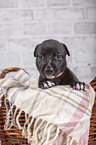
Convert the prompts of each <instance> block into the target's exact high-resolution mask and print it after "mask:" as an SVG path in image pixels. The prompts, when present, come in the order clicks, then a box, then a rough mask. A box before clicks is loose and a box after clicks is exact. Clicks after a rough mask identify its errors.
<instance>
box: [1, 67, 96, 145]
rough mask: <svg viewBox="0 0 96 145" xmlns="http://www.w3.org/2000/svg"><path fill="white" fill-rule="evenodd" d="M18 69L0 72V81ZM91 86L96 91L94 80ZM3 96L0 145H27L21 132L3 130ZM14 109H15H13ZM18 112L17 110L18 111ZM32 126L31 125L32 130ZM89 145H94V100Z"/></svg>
mask: <svg viewBox="0 0 96 145" xmlns="http://www.w3.org/2000/svg"><path fill="white" fill-rule="evenodd" d="M18 70H20V68H8V69H5V70H3V71H2V73H1V75H0V79H1V78H4V77H5V75H6V74H7V73H8V72H11V71H18ZM90 84H91V86H92V87H93V89H94V90H95V91H96V78H94V79H93V80H92V81H91V83H90ZM4 98H5V97H4V96H3V98H2V101H1V104H2V105H1V107H0V141H1V145H22V144H23V145H27V144H28V141H27V139H25V138H24V137H23V136H22V135H21V130H18V129H17V128H16V127H15V126H12V128H11V129H10V130H4V124H5V119H6V107H5V104H4ZM14 109H15V108H14ZM18 111H19V110H18ZM20 122H21V124H23V123H24V122H25V113H24V112H22V114H21V116H20ZM33 126H34V124H33V125H32V128H33ZM88 144H89V145H96V99H95V103H94V106H93V110H92V116H91V120H90V132H89V143H88Z"/></svg>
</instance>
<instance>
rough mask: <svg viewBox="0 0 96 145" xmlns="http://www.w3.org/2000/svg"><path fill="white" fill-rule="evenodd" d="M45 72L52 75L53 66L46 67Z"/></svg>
mask: <svg viewBox="0 0 96 145" xmlns="http://www.w3.org/2000/svg"><path fill="white" fill-rule="evenodd" d="M45 73H46V74H48V75H51V74H52V73H53V68H51V67H46V68H45Z"/></svg>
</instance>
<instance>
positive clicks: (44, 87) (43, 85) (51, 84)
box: [42, 81, 55, 89]
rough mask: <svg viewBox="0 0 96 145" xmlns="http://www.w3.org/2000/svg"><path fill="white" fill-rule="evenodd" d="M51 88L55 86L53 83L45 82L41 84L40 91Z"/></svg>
mask: <svg viewBox="0 0 96 145" xmlns="http://www.w3.org/2000/svg"><path fill="white" fill-rule="evenodd" d="M53 86H55V84H54V83H53V82H50V81H46V82H43V84H42V89H48V88H51V87H53Z"/></svg>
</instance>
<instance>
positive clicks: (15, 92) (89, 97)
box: [0, 70, 95, 145]
mask: <svg viewBox="0 0 96 145" xmlns="http://www.w3.org/2000/svg"><path fill="white" fill-rule="evenodd" d="M3 95H4V96H5V105H6V112H7V116H6V123H5V129H10V128H11V127H12V126H13V125H16V126H17V127H18V128H19V129H21V130H22V135H23V136H25V137H26V138H28V141H29V143H30V144H31V145H87V144H88V136H89V128H90V117H91V112H92V106H93V104H94V98H95V92H94V90H93V89H92V87H91V86H90V85H89V84H88V85H87V87H86V91H85V92H83V91H77V90H73V89H72V88H71V87H70V86H55V87H52V88H49V89H45V90H42V89H40V88H37V82H36V81H35V80H34V78H33V77H31V76H30V75H29V74H28V73H27V72H25V71H24V70H20V71H18V72H17V73H16V74H15V76H12V77H8V78H4V79H1V80H0V98H2V96H3ZM7 99H8V100H9V102H10V104H8V103H7ZM8 105H10V107H8ZM14 106H15V111H13V110H14ZM18 108H19V112H18ZM23 111H24V112H25V119H26V121H25V123H24V124H23V126H22V125H21V124H20V120H19V117H20V115H21V114H22V112H23ZM10 116H11V121H10ZM32 124H34V128H33V130H32V129H31V126H32Z"/></svg>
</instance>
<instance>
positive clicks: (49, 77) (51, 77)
mask: <svg viewBox="0 0 96 145" xmlns="http://www.w3.org/2000/svg"><path fill="white" fill-rule="evenodd" d="M54 78H55V76H46V79H54Z"/></svg>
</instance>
